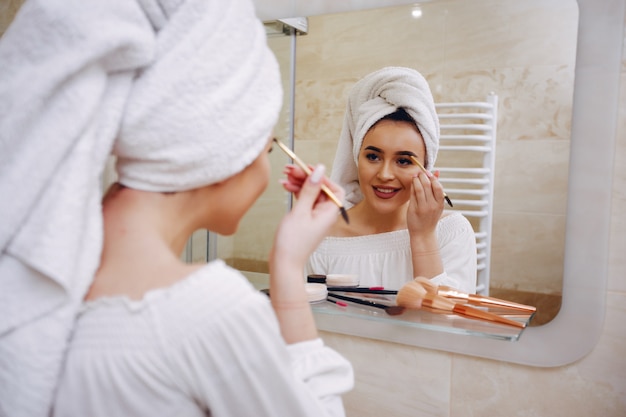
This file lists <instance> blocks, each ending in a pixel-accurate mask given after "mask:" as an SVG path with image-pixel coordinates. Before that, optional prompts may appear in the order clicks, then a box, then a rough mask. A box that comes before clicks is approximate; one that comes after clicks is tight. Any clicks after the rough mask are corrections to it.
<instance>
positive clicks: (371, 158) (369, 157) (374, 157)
mask: <svg viewBox="0 0 626 417" xmlns="http://www.w3.org/2000/svg"><path fill="white" fill-rule="evenodd" d="M365 158H366V159H367V160H368V161H377V160H378V155H376V154H375V153H367V154H365Z"/></svg>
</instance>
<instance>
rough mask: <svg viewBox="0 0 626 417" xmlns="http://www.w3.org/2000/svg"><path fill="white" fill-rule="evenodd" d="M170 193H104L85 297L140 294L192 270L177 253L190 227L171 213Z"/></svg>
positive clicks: (162, 285) (175, 279)
mask: <svg viewBox="0 0 626 417" xmlns="http://www.w3.org/2000/svg"><path fill="white" fill-rule="evenodd" d="M169 197H175V196H171V195H162V194H158V193H142V192H140V191H135V190H129V189H122V190H120V191H119V192H118V193H116V194H114V195H108V196H107V197H106V198H105V201H104V203H103V215H104V245H103V249H102V257H101V262H100V267H99V269H98V271H97V272H96V275H95V279H94V283H93V285H92V287H91V289H90V291H89V293H88V295H87V297H86V298H87V299H92V298H98V297H101V296H114V295H126V296H129V297H130V298H132V299H140V298H142V297H143V295H144V294H145V292H146V291H148V290H150V289H153V288H159V287H164V286H168V285H171V284H172V283H173V282H175V281H177V280H179V279H181V278H183V277H184V276H186V275H188V274H189V273H190V272H191V269H190V268H189V265H187V264H184V263H183V262H182V261H181V260H180V253H182V251H183V249H184V247H185V244H186V241H187V239H188V236H189V235H190V234H191V232H192V231H193V230H191V225H185V226H180V224H181V222H180V219H179V218H171V217H172V215H173V214H175V213H177V210H173V209H172V207H170V206H172V205H173V204H176V202H175V201H174V200H175V198H169ZM155 199H156V200H159V199H161V200H162V202H163V203H162V204H160V203H159V202H158V201H155ZM177 225H178V226H177ZM195 268H197V267H195Z"/></svg>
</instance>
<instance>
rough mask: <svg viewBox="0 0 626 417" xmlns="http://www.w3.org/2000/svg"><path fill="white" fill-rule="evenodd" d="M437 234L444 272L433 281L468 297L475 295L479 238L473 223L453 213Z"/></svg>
mask: <svg viewBox="0 0 626 417" xmlns="http://www.w3.org/2000/svg"><path fill="white" fill-rule="evenodd" d="M438 232H439V233H438V239H439V251H440V254H441V261H442V262H443V265H444V272H443V273H442V274H440V275H437V276H436V277H434V278H432V280H431V281H432V282H433V283H434V284H437V285H448V286H450V287H454V288H456V289H458V290H460V291H463V292H466V293H470V294H473V293H475V292H476V264H477V261H476V235H475V233H474V229H473V228H472V225H471V223H470V222H469V221H468V220H467V219H466V218H465V217H464V216H463V215H461V214H460V213H453V214H450V215H448V216H446V217H444V219H442V221H441V222H440V227H439V230H438Z"/></svg>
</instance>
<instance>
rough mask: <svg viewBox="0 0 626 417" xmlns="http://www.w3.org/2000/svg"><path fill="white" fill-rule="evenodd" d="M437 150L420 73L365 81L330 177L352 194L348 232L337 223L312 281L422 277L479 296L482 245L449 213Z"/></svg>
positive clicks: (399, 281)
mask: <svg viewBox="0 0 626 417" xmlns="http://www.w3.org/2000/svg"><path fill="white" fill-rule="evenodd" d="M438 148H439V118H438V116H437V113H436V110H435V105H434V100H433V97H432V93H431V91H430V87H429V85H428V83H427V81H426V80H425V79H424V77H423V76H422V75H421V74H420V73H419V72H418V71H416V70H414V69H411V68H404V67H386V68H382V69H380V70H378V71H375V72H373V73H371V74H369V75H367V76H365V77H364V78H363V79H361V80H360V81H358V82H357V83H356V84H355V86H354V87H353V88H352V90H351V91H350V93H349V97H348V103H347V109H346V113H345V117H344V125H343V129H342V132H341V136H340V139H339V144H338V148H337V153H336V155H335V160H334V163H333V169H332V174H331V178H332V179H333V180H334V181H335V182H337V183H338V184H340V185H342V186H343V187H344V188H345V190H346V207H347V208H349V216H350V224H349V225H348V224H345V222H343V221H342V220H341V219H338V220H337V222H336V224H335V226H334V228H333V229H332V231H331V233H330V235H329V236H328V237H327V238H326V239H324V241H323V242H322V243H321V244H320V246H319V247H318V249H317V250H316V251H315V252H314V253H313V255H312V256H311V258H310V259H309V262H308V264H307V266H306V271H305V273H306V274H357V275H358V277H359V281H360V285H361V286H384V287H386V288H392V289H397V288H400V287H402V285H403V284H405V283H406V282H408V281H410V280H411V279H413V277H415V276H424V277H427V278H430V279H432V281H433V283H436V284H440V285H449V286H452V287H455V288H458V289H460V290H462V291H465V292H468V293H474V292H475V291H476V264H477V261H476V238H475V234H474V230H473V228H472V226H471V224H470V222H469V221H468V220H467V219H466V218H465V217H464V216H463V215H462V214H461V213H459V212H454V211H445V210H444V204H445V202H444V190H443V187H442V186H441V184H440V182H439V180H438V172H437V171H434V173H433V172H431V171H433V167H434V163H435V159H436V156H437V151H438ZM411 155H413V156H416V157H417V158H418V160H419V161H420V162H421V163H422V165H423V166H424V167H425V168H426V170H427V172H426V173H425V172H423V171H422V170H420V168H419V166H418V165H417V164H416V163H415V162H413V161H412V160H411V158H410V156H411ZM288 171H289V172H288V175H292V176H299V175H300V172H298V169H297V168H295V167H291V168H290V169H289V170H288Z"/></svg>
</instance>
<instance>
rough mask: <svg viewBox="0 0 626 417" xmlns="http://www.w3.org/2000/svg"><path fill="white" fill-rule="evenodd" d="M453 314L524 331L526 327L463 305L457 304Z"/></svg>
mask: <svg viewBox="0 0 626 417" xmlns="http://www.w3.org/2000/svg"><path fill="white" fill-rule="evenodd" d="M452 312H454V313H457V314H461V315H463V316H468V317H473V318H476V319H480V320H486V321H491V322H495V323H500V324H506V325H509V326H514V327H519V328H521V329H523V328H524V327H526V324H525V323H522V322H519V321H516V320H511V319H507V318H506V317H502V316H499V315H497V314H494V313H489V312H487V311H483V310H479V309H477V308H473V307H469V306H466V305H463V304H455V305H454V308H453V309H452Z"/></svg>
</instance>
